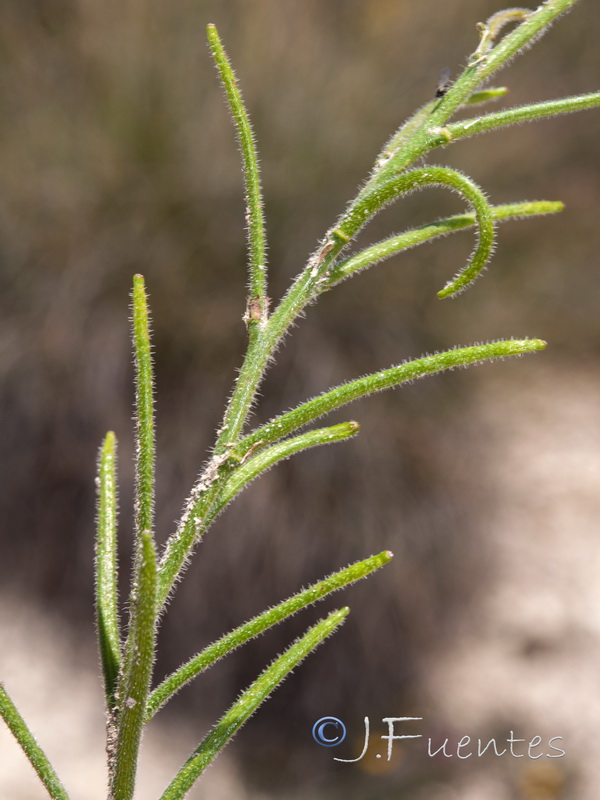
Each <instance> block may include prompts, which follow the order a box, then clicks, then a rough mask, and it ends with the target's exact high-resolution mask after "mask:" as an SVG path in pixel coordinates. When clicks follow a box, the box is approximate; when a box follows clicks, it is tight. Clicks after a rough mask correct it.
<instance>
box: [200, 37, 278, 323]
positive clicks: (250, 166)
mask: <svg viewBox="0 0 600 800" xmlns="http://www.w3.org/2000/svg"><path fill="white" fill-rule="evenodd" d="M206 30H207V35H208V43H209V46H210V50H211V52H212V55H213V58H214V61H215V64H216V67H217V69H218V71H219V75H220V77H221V81H222V83H223V87H224V89H225V92H226V94H227V99H228V101H229V108H230V110H231V115H232V117H233V121H234V123H235V129H236V133H237V137H238V141H239V144H240V149H241V152H242V166H243V170H244V182H245V192H246V214H247V221H248V250H249V270H250V285H249V290H250V294H249V297H248V307H247V309H246V321H247V323H248V325H249V327H250V331H251V332H252V330H253V328H255V327H257V326H258V324H259V323H261V322H265V321H266V318H267V313H268V308H267V297H266V271H267V266H266V245H265V221H264V212H263V200H262V192H261V186H260V172H259V168H258V157H257V154H256V148H255V145H254V135H253V132H252V126H251V124H250V118H249V116H248V112H247V111H246V108H245V106H244V102H243V100H242V95H241V93H240V90H239V88H238V85H237V81H236V77H235V73H234V72H233V69H232V67H231V63H230V61H229V59H228V57H227V53H226V52H225V49H224V47H223V44H222V43H221V39H220V38H219V34H218V32H217V29H216V27H215V26H214V25H208V27H207V29H206Z"/></svg>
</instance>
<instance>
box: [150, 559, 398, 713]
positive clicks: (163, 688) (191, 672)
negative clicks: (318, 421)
mask: <svg viewBox="0 0 600 800" xmlns="http://www.w3.org/2000/svg"><path fill="white" fill-rule="evenodd" d="M392 557H393V556H392V553H390V551H389V550H386V551H385V552H383V553H379V555H376V556H371V557H370V558H367V559H365V560H364V561H358V562H356V563H355V564H351V565H350V566H349V567H346V568H345V569H342V570H340V571H339V572H334V573H333V574H332V575H329V576H328V577H327V578H324V579H323V580H322V581H319V582H318V583H315V584H313V585H312V586H309V588H308V589H305V590H304V591H302V592H299V593H298V594H295V595H293V596H292V597H290V598H288V599H287V600H284V601H282V602H281V603H278V604H277V605H276V606H273V608H269V609H268V610H267V611H265V612H263V613H262V614H260V615H259V616H257V617H254V619H251V620H250V621H249V622H246V623H244V624H243V625H240V626H239V627H237V628H235V630H233V631H231V632H230V633H227V634H225V635H224V636H222V637H221V638H220V639H219V640H218V641H216V642H214V644H211V645H209V646H208V647H207V648H205V649H204V650H202V652H200V653H198V655H196V656H194V657H193V658H191V659H190V660H189V661H187V662H186V663H185V664H183V665H182V666H181V667H179V669H177V670H175V672H173V673H172V674H171V675H169V676H168V677H167V678H165V680H164V681H163V682H162V683H161V684H160V685H159V686H157V687H156V689H154V690H153V691H152V693H151V694H150V697H149V698H148V709H147V713H146V718H147V719H148V720H150V719H151V718H152V717H153V716H154V714H156V712H157V711H160V709H161V708H162V707H163V706H164V705H165V704H166V703H168V701H169V700H170V699H171V698H172V697H173V695H174V694H176V692H178V691H179V690H180V689H181V688H182V687H184V686H185V685H186V684H188V683H189V682H190V681H192V680H193V679H194V678H195V677H197V676H198V675H199V674H200V673H201V672H204V671H205V670H206V669H208V668H209V667H212V666H213V664H215V663H216V662H217V661H219V660H220V659H221V658H223V657H224V656H226V655H228V654H229V653H231V652H232V651H233V650H235V649H236V648H238V647H241V645H243V644H245V643H246V642H247V641H249V640H250V639H253V638H254V637H255V636H258V635H259V634H260V633H263V631H266V630H267V629H268V628H271V627H272V626H273V625H277V624H278V623H280V622H283V620H285V619H288V617H291V616H292V615H293V614H295V613H296V612H298V611H300V610H301V609H303V608H306V607H307V606H309V605H312V603H316V602H317V601H318V600H321V599H322V598H323V597H325V596H327V595H329V594H331V593H332V592H335V591H337V590H338V589H342V588H343V587H345V586H348V585H349V584H351V583H354V582H356V581H358V580H361V579H362V578H365V577H366V576H367V575H370V574H371V573H372V572H374V571H375V570H377V569H380V568H381V567H383V566H384V565H385V564H387V563H388V562H389V561H390V560H391V559H392Z"/></svg>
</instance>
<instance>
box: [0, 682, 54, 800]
mask: <svg viewBox="0 0 600 800" xmlns="http://www.w3.org/2000/svg"><path fill="white" fill-rule="evenodd" d="M0 714H1V715H2V719H3V720H4V722H5V723H6V725H7V726H8V729H9V730H10V732H11V733H12V735H13V736H14V737H15V739H16V740H17V742H18V743H19V745H20V746H21V749H22V750H23V752H24V753H25V755H26V756H27V758H28V759H29V762H30V763H31V766H32V767H33V768H34V770H35V771H36V772H37V774H38V777H39V779H40V780H41V782H42V783H43V784H44V786H45V787H46V790H47V792H48V794H49V795H50V797H51V798H52V800H69V795H68V794H67V792H66V791H65V788H64V786H63V785H62V783H61V782H60V780H59V778H58V775H57V774H56V772H55V771H54V768H53V767H52V764H51V763H50V761H49V760H48V756H47V755H46V754H45V753H44V751H43V750H42V748H41V747H40V746H39V744H38V743H37V742H36V740H35V737H34V735H33V734H32V733H31V731H30V730H29V728H28V727H27V723H26V722H25V720H24V719H23V717H22V716H21V714H20V713H19V710H18V709H17V707H16V706H15V704H14V703H13V701H12V700H11V699H10V697H9V695H8V692H7V691H6V689H5V687H4V684H2V683H0Z"/></svg>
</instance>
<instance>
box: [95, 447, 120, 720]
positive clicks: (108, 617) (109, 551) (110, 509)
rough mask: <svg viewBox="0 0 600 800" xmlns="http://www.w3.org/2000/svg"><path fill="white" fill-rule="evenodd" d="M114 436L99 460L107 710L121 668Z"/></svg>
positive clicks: (101, 636)
mask: <svg viewBox="0 0 600 800" xmlns="http://www.w3.org/2000/svg"><path fill="white" fill-rule="evenodd" d="M116 447H117V441H116V437H115V435H114V433H112V431H111V432H109V433H107V434H106V437H105V439H104V443H103V445H102V448H101V450H100V456H99V459H98V524H97V528H98V532H97V538H96V622H97V625H98V641H99V645H100V658H101V661H102V673H103V676H104V689H105V695H106V706H107V708H108V709H109V710H110V709H112V708H113V706H114V703H115V691H116V688H117V680H118V676H119V669H120V666H121V636H120V632H119V610H118V600H117V578H118V565H117V480H116Z"/></svg>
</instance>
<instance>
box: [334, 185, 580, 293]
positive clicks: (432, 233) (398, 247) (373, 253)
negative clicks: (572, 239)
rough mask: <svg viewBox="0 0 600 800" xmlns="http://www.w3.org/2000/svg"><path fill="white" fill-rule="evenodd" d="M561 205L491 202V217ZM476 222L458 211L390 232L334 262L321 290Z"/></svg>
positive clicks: (501, 218)
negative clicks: (402, 230) (433, 220)
mask: <svg viewBox="0 0 600 800" xmlns="http://www.w3.org/2000/svg"><path fill="white" fill-rule="evenodd" d="M563 208H564V205H563V203H560V202H550V201H545V200H537V201H527V202H523V203H509V204H506V205H501V206H490V211H491V214H492V217H493V219H494V221H496V222H505V221H507V220H513V219H521V218H524V217H533V216H540V215H542V214H556V213H558V212H559V211H562V210H563ZM475 224H476V219H475V214H457V215H456V216H452V217H446V218H445V219H440V220H437V221H436V222H431V223H429V224H428V225H422V226H420V227H419V228H412V229H411V230H407V231H404V232H403V233H400V234H398V235H397V236H391V237H389V238H388V239H384V240H383V241H381V242H377V244H374V245H371V246H370V247H366V248H365V249H364V250H361V251H360V252H358V253H356V254H355V255H352V256H350V257H349V258H346V259H344V260H343V261H340V262H338V263H336V264H334V265H333V267H332V268H331V270H330V272H329V280H328V281H327V283H326V284H324V286H323V289H322V291H326V290H327V289H330V288H332V287H333V286H336V285H337V284H338V283H340V282H341V281H343V280H346V278H349V277H351V276H352V275H355V274H356V273H357V272H361V271H362V270H364V269H367V268H368V267H371V266H373V265H374V264H376V263H378V262H379V261H383V260H384V259H386V258H390V257H391V256H394V255H397V254H398V253H401V252H402V251H404V250H408V249H409V248H411V247H416V246H417V245H419V244H425V243H426V242H430V241H432V240H433V239H436V238H438V237H440V236H446V235H448V234H449V233H453V232H454V231H459V230H463V229H465V228H470V227H472V226H473V225H475Z"/></svg>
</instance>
